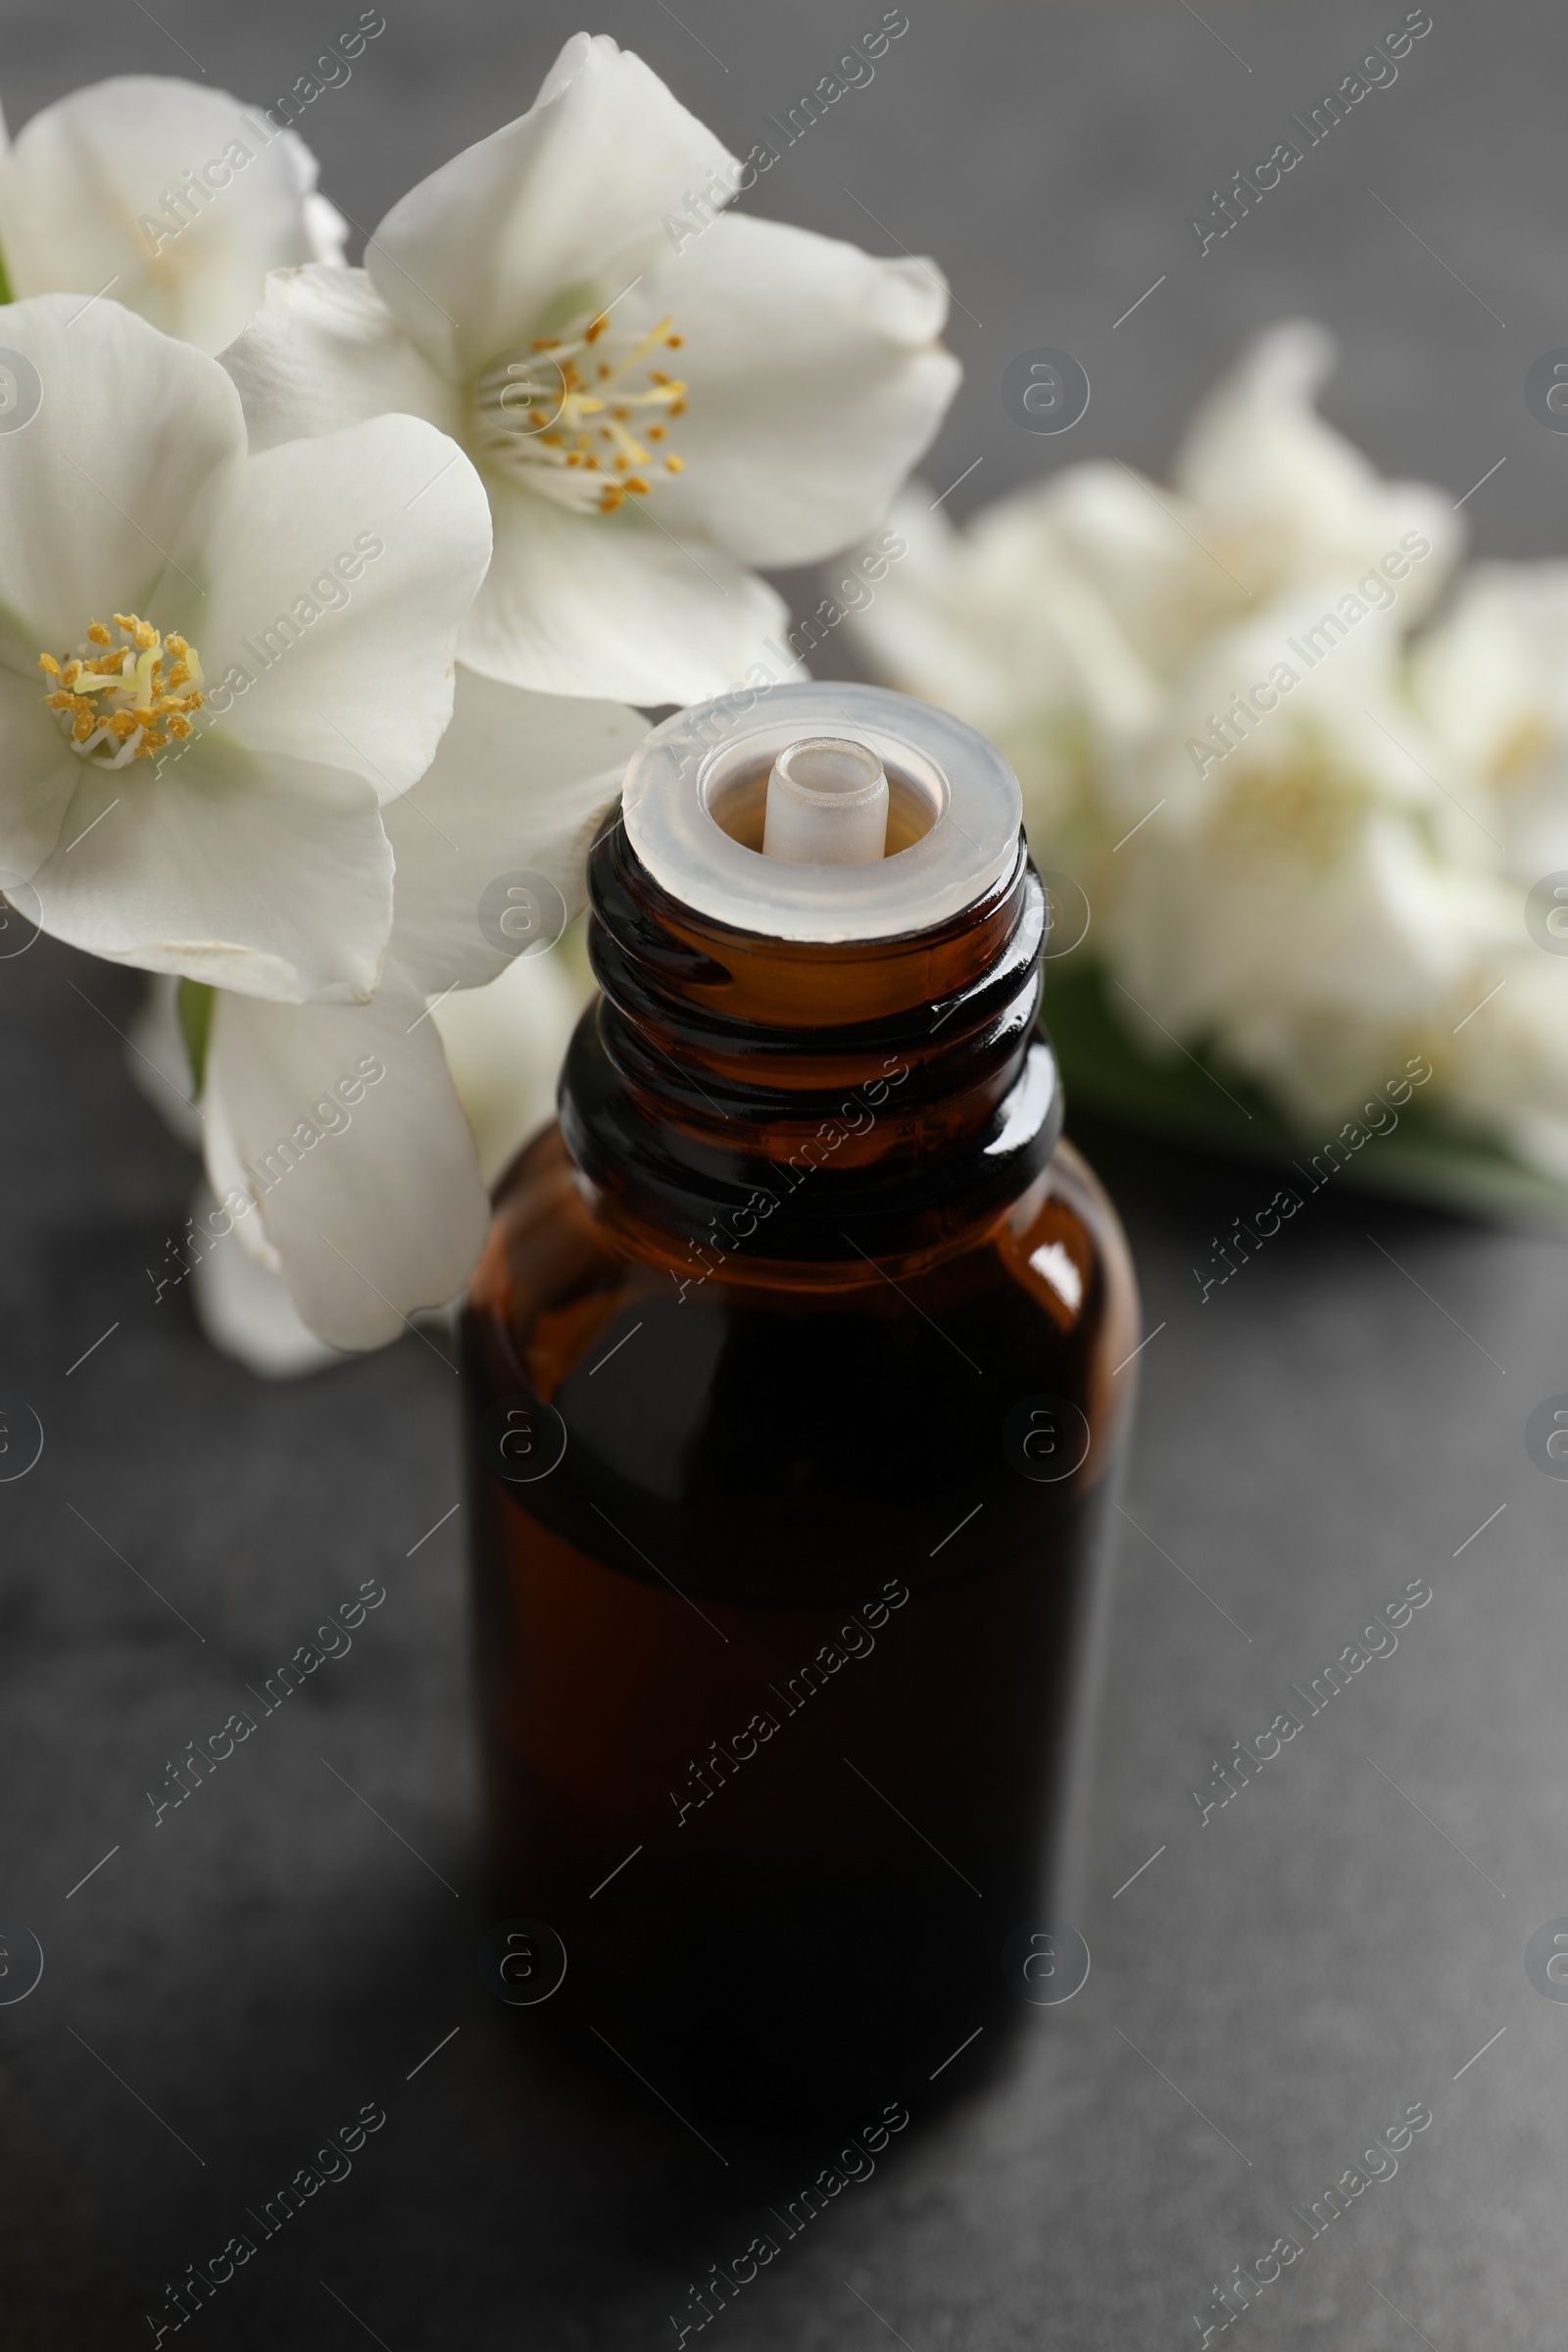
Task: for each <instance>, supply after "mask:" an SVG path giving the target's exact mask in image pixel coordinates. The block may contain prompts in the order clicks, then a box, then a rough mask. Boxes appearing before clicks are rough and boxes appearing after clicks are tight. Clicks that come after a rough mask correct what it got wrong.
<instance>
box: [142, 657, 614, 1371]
mask: <svg viewBox="0 0 1568 2352" xmlns="http://www.w3.org/2000/svg"><path fill="white" fill-rule="evenodd" d="M645 732H646V722H645V721H644V720H643V719H642V718H640V717H639V716H638V714H637V712H636V711H628V710H624V709H622V708H620V707H619V706H617V705H615V704H610V703H602V702H598V703H596V702H590V701H587V700H586V699H584V700H577V699H565V698H561V699H558V698H553V697H548V696H542V695H529V694H525V693H523V692H521V691H520V690H519V689H517V688H515V687H509V686H503V685H500V684H498V683H497V682H496V681H495V680H493V679H489V678H483V677H479V676H477V675H475V674H474V673H473V672H471V671H466V670H465V671H461V672H460V673H459V686H458V697H457V708H456V711H455V713H454V717H453V722H452V725H451V727H450V728H449V730H448V732H447V734H446V735H445V736H444V738H443V739H442V742H441V746H440V749H439V750H438V752H437V754H436V757H435V760H434V761H433V763H432V765H431V767H430V769H429V771H428V773H427V774H426V775H425V776H424V777H423V778H422V779H421V781H420V782H419V784H418V785H417V788H416V789H415V790H414V791H413V792H411V793H408V794H405V795H404V796H403V798H402V799H400V800H398V801H396V802H394V803H392V804H391V805H390V806H389V807H388V808H387V809H386V810H385V812H384V814H385V822H386V828H387V831H388V834H389V835H390V837H391V841H392V846H393V849H394V851H395V853H396V858H397V886H396V904H395V910H394V916H393V923H392V934H391V939H390V941H389V943H388V948H387V954H386V957H385V960H384V962H383V964H382V968H381V978H380V984H379V986H378V987H377V989H376V991H375V994H374V997H373V998H372V1000H371V1001H370V1003H368V1004H367V1005H324V1004H322V1005H273V1004H264V1003H262V1002H260V1001H259V1000H257V999H254V998H248V997H240V996H235V995H232V994H230V993H228V992H226V991H220V992H218V993H217V995H216V997H215V998H214V999H213V1001H212V1005H211V1018H210V1030H209V1034H208V1039H207V1045H206V1056H205V1086H204V1090H203V1093H202V1096H201V1102H200V1108H199V1116H200V1120H201V1127H202V1145H203V1150H204V1154H205V1158H206V1163H207V1174H208V1179H209V1182H210V1184H211V1186H212V1190H213V1193H214V1195H215V1197H216V1198H217V1200H218V1201H220V1202H221V1207H220V1208H219V1210H218V1211H217V1214H216V1217H215V1218H209V1220H208V1222H207V1225H206V1227H205V1229H204V1231H203V1232H202V1234H201V1241H202V1244H203V1247H202V1248H201V1249H200V1250H192V1252H191V1254H192V1256H193V1257H196V1258H206V1259H208V1260H209V1261H210V1263H209V1271H208V1274H207V1276H206V1277H205V1278H204V1283H203V1295H204V1296H207V1295H208V1294H209V1293H210V1294H211V1296H212V1297H214V1298H215V1299H220V1301H221V1302H226V1303H221V1304H220V1305H219V1306H218V1307H217V1308H216V1309H215V1313H217V1314H218V1315H219V1316H220V1317H224V1316H228V1317H229V1319H230V1321H231V1320H232V1317H233V1316H234V1315H243V1312H244V1301H245V1299H247V1298H249V1299H253V1300H254V1299H258V1298H260V1299H264V1300H265V1299H266V1298H267V1297H268V1294H267V1293H266V1291H265V1289H263V1290H259V1289H258V1287H257V1286H256V1285H255V1284H254V1283H251V1282H250V1281H249V1278H248V1277H245V1276H241V1275H239V1274H238V1273H237V1272H236V1271H234V1270H233V1269H232V1268H228V1269H227V1270H226V1271H225V1269H224V1268H223V1267H221V1266H220V1264H219V1259H220V1257H221V1256H223V1255H224V1254H225V1253H226V1252H227V1251H228V1250H232V1249H233V1248H234V1247H235V1246H236V1244H237V1245H238V1246H239V1247H241V1248H243V1249H244V1250H246V1251H247V1252H248V1253H249V1255H250V1256H251V1257H252V1258H253V1259H254V1260H256V1261H257V1263H258V1264H259V1265H260V1266H261V1267H263V1268H265V1269H266V1270H267V1271H268V1272H269V1273H270V1274H272V1275H279V1276H281V1278H282V1281H283V1284H284V1286H285V1288H286V1291H287V1295H288V1299H289V1301H290V1303H291V1306H292V1308H293V1311H294V1313H295V1315H296V1316H297V1317H298V1318H299V1320H300V1321H301V1322H302V1323H303V1324H304V1325H305V1326H306V1327H307V1328H308V1329H309V1330H310V1331H311V1332H312V1333H314V1334H315V1335H316V1336H317V1337H318V1338H319V1339H320V1340H321V1341H323V1342H325V1343H327V1344H328V1345H329V1346H330V1347H332V1348H376V1347H381V1346H383V1345H384V1344H385V1343H386V1342H387V1341H388V1340H392V1339H395V1338H396V1337H397V1336H398V1334H399V1332H400V1331H401V1330H402V1329H403V1328H404V1326H405V1324H406V1323H407V1321H408V1319H409V1317H410V1316H411V1315H413V1314H414V1313H416V1312H417V1310H418V1309H420V1308H426V1307H440V1306H444V1305H445V1304H446V1303H447V1301H448V1300H449V1299H452V1298H453V1297H454V1296H455V1294H456V1293H457V1292H458V1291H459V1290H461V1288H462V1286H463V1284H464V1283H465V1282H466V1279H467V1277H468V1275H469V1273H470V1272H471V1271H472V1268H473V1266H474V1263H475V1262H476V1260H477V1258H478V1255H479V1251H480V1250H481V1248H482V1247H483V1243H484V1237H485V1233H486V1230H487V1228H488V1223H489V1204H488V1200H487V1196H486V1189H485V1186H486V1181H487V1180H489V1179H490V1178H492V1177H493V1176H494V1174H495V1173H496V1172H497V1170H498V1168H499V1166H500V1165H503V1164H504V1163H505V1159H506V1158H508V1157H510V1156H511V1151H512V1149H514V1148H515V1144H516V1142H517V1141H518V1140H520V1136H521V1134H522V1133H524V1132H526V1129H527V1127H528V1126H529V1125H531V1124H532V1123H533V1121H534V1113H535V1111H536V1109H537V1107H538V1101H539V1093H540V1089H541V1084H542V1080H543V1074H544V1072H545V1070H546V1068H547V1066H548V1067H549V1068H550V1071H551V1075H552V1076H553V1074H554V1067H555V1065H556V1064H557V1063H558V1061H559V1054H560V1049H561V1046H562V1044H563V1042H564V1041H563V1035H562V1032H563V1026H564V993H563V992H566V993H567V994H569V993H570V990H569V983H568V982H566V981H564V979H563V977H562V975H561V974H560V973H559V972H557V971H556V970H554V968H553V961H554V959H543V958H535V957H533V956H529V957H528V958H527V959H526V960H525V962H524V965H523V968H522V970H521V971H520V972H519V971H518V970H517V969H516V967H515V965H514V964H513V956H514V953H515V951H514V947H513V944H512V941H511V939H510V937H509V936H508V933H507V927H506V924H505V921H504V920H503V921H500V922H498V921H497V919H496V918H495V911H494V906H493V905H492V902H493V901H495V900H496V894H497V886H498V885H508V884H514V885H515V886H517V887H519V888H531V889H532V890H533V892H534V895H535V897H536V898H539V899H545V900H551V899H552V894H554V899H553V903H554V904H555V906H556V907H557V912H558V919H562V920H564V919H565V918H566V917H569V916H570V915H571V914H573V913H574V912H576V911H577V909H578V908H579V907H581V904H582V899H583V874H584V868H585V861H586V851H587V849H588V846H589V844H590V843H591V841H592V839H593V837H594V834H595V833H596V831H597V830H598V827H599V825H600V823H601V821H602V819H603V817H604V814H605V812H606V810H607V809H608V808H609V806H610V805H611V804H612V803H613V800H614V797H615V794H616V793H617V791H618V790H619V787H620V780H621V776H622V773H623V771H624V768H625V764H626V761H627V760H628V759H629V757H630V755H631V752H632V750H633V749H634V747H635V746H636V744H637V743H638V742H639V741H640V740H641V738H642V736H643V735H644V733H645ZM499 903H501V904H503V905H504V903H505V891H504V889H503V891H502V893H501V899H500V902H499ZM553 927H554V926H552V928H553ZM509 966H510V967H511V969H509ZM541 967H542V968H544V969H546V970H548V973H549V976H548V977H547V978H541V977H540V970H541ZM503 976H504V977H503ZM492 983H494V984H495V985H494V986H493V987H492V986H491V985H490V984H492ZM462 991H477V992H479V996H478V998H476V999H475V1000H474V1001H473V1008H472V1009H470V1008H469V1006H467V1005H464V1004H463V1000H462V997H461V996H460V995H456V994H454V993H453V992H462ZM492 998H493V999H494V1002H493V1003H491V1002H488V1000H490V999H492ZM480 1001H484V1002H485V1009H484V1010H482V1011H481V1010H479V1009H478V1004H479V1002H480ZM460 1007H461V1008H460ZM160 1038H161V1042H160ZM171 1039H172V1031H171V1015H170V1012H169V1008H168V1006H167V1005H164V1007H163V1009H162V1012H161V1014H159V1015H157V1016H156V1017H155V1018H154V1019H153V1020H152V1022H151V1024H150V1027H149V1031H148V1034H147V1035H145V1036H138V1038H137V1039H136V1040H135V1044H136V1047H137V1049H138V1051H139V1053H140V1054H142V1055H144V1056H145V1057H146V1059H145V1061H144V1062H143V1068H142V1072H141V1073H139V1074H141V1075H143V1076H144V1077H145V1080H146V1084H147V1086H148V1090H149V1092H150V1093H151V1094H152V1099H153V1100H154V1101H155V1102H158V1103H159V1106H160V1107H161V1108H162V1109H164V1110H165V1111H166V1113H169V1114H172V1115H174V1116H178V1115H180V1114H179V1113H178V1110H177V1105H178V1103H179V1101H180V1100H181V1099H182V1098H188V1096H189V1093H190V1088H189V1083H188V1074H182V1073H181V1071H180V1069H179V1065H178V1061H177V1057H176V1056H175V1055H174V1054H173V1051H172V1042H171ZM149 1065H152V1067H154V1068H156V1070H157V1072H158V1073H159V1076H158V1078H157V1079H156V1080H155V1079H154V1077H153V1076H151V1075H150V1074H149ZM133 1066H134V1064H133ZM454 1075H456V1076H457V1077H458V1078H459V1080H460V1081H461V1082H462V1084H463V1085H464V1087H465V1088H466V1103H465V1102H464V1101H460V1096H459V1093H458V1092H457V1091H456V1090H455V1087H454ZM164 1096H168V1097H170V1098H171V1100H169V1101H164V1100H161V1099H160V1098H161V1097H164ZM466 1108H467V1110H468V1114H469V1115H467V1116H466V1115H465V1109H466ZM183 1115H184V1117H185V1118H186V1119H187V1121H188V1118H189V1115H190V1114H189V1111H188V1110H187V1111H186V1112H185V1113H184V1114H183ZM476 1146H477V1149H476ZM480 1152H482V1154H483V1158H482V1162H481V1157H480ZM230 1235H232V1237H233V1239H232V1240H231V1239H230ZM227 1327H228V1326H227V1324H225V1326H224V1328H227ZM272 1327H273V1329H274V1331H276V1332H281V1333H284V1334H286V1333H287V1331H288V1330H289V1329H290V1328H291V1327H290V1326H289V1324H288V1321H287V1318H279V1317H277V1316H275V1315H274V1316H273V1317H272Z"/></svg>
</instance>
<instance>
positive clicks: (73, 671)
mask: <svg viewBox="0 0 1568 2352" xmlns="http://www.w3.org/2000/svg"><path fill="white" fill-rule="evenodd" d="M115 625H116V627H117V628H118V629H119V630H120V631H121V634H122V636H123V638H124V639H126V640H127V642H126V643H124V644H123V645H121V646H119V647H116V646H115V644H114V640H113V638H112V637H111V636H110V633H109V631H108V629H107V628H106V627H105V626H104V624H103V622H102V621H99V620H95V621H92V622H90V623H89V625H88V629H87V634H86V636H85V637H84V638H83V640H82V642H81V645H80V646H79V647H78V649H77V651H76V653H75V654H73V656H72V657H71V658H70V659H69V660H68V661H67V662H65V663H64V664H62V663H61V662H58V661H57V660H56V659H55V657H54V655H53V654H40V655H39V657H38V666H39V668H40V669H41V670H42V671H43V672H44V674H45V676H46V677H50V678H54V679H58V680H59V684H58V685H57V686H56V687H55V688H54V690H53V691H52V692H51V693H48V694H46V695H44V697H43V698H42V699H43V702H44V705H45V707H46V708H47V709H48V710H51V711H58V712H59V713H60V715H61V718H62V721H63V722H64V725H65V730H66V735H67V739H68V741H69V742H70V743H71V745H72V747H73V750H75V751H76V752H77V753H79V754H80V756H81V757H82V758H83V759H86V760H92V761H93V763H94V765H95V766H100V767H124V766H125V765H127V764H128V762H129V761H130V760H149V759H151V758H152V756H153V754H154V753H155V752H158V751H161V750H162V749H163V747H164V746H165V745H166V744H167V743H169V742H170V740H171V739H172V737H174V736H179V735H188V734H190V732H191V725H190V718H189V715H188V714H189V712H191V711H197V710H199V709H200V708H201V706H202V703H203V702H204V700H205V699H206V698H205V697H204V695H203V694H202V691H201V682H202V665H201V659H200V656H199V655H198V654H197V652H196V649H195V648H194V646H192V645H191V644H190V643H189V642H188V641H187V640H186V639H185V638H183V637H178V636H173V635H171V636H169V637H167V638H165V637H161V636H160V635H159V633H158V631H157V630H156V629H155V628H154V627H153V625H152V623H151V622H150V621H146V620H143V619H141V617H140V616H139V615H138V614H137V613H116V614H115ZM91 645H101V646H106V647H108V648H109V649H110V650H109V651H108V652H107V653H104V654H100V655H97V656H93V655H90V654H89V653H88V650H87V649H88V647H89V646H91Z"/></svg>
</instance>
